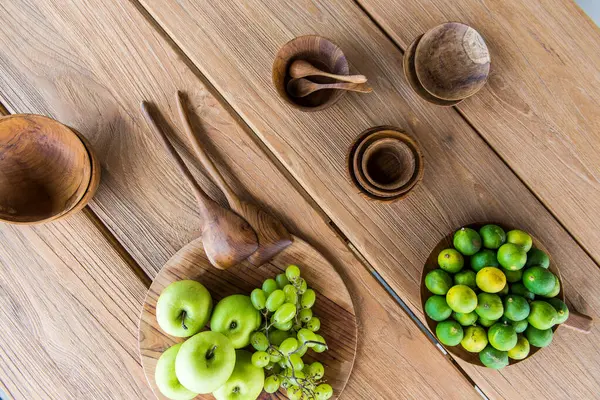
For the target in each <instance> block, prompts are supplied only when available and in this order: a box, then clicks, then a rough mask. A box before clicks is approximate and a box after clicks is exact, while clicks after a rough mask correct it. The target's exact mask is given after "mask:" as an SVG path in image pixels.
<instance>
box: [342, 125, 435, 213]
mask: <svg viewBox="0 0 600 400" xmlns="http://www.w3.org/2000/svg"><path fill="white" fill-rule="evenodd" d="M347 162H348V173H349V175H350V179H351V181H352V182H353V183H354V185H355V186H356V187H357V188H358V189H359V190H360V191H361V192H362V193H363V194H364V195H365V196H367V197H368V198H369V199H373V200H380V201H393V200H398V199H401V198H403V197H405V196H406V195H407V194H408V192H409V191H410V190H411V189H412V188H413V187H414V186H415V185H416V184H417V183H418V182H419V181H420V180H421V178H422V176H423V156H422V154H421V151H420V149H419V146H418V144H417V142H416V141H415V140H414V139H413V138H411V137H410V136H408V135H407V134H406V133H404V132H402V131H401V130H400V129H398V128H394V127H390V126H380V127H375V128H371V129H368V130H366V131H365V132H363V133H362V134H361V135H360V136H359V137H358V138H357V139H356V141H355V142H354V144H353V145H352V146H351V147H350V151H349V153H348V160H347Z"/></svg>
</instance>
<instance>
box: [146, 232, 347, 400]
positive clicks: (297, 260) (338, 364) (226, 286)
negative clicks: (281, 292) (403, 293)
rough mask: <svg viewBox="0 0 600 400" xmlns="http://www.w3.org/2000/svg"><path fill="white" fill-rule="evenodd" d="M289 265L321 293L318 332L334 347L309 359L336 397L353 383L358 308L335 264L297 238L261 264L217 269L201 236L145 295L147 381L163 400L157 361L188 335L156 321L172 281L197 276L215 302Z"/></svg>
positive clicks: (248, 289) (266, 396) (172, 261)
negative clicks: (320, 365) (157, 379)
mask: <svg viewBox="0 0 600 400" xmlns="http://www.w3.org/2000/svg"><path fill="white" fill-rule="evenodd" d="M289 264H297V265H298V266H299V267H300V270H301V271H302V276H303V277H304V278H305V279H306V281H307V283H308V285H309V287H312V288H313V289H314V290H315V291H316V292H317V301H316V303H315V305H314V307H313V311H314V313H315V315H316V316H318V317H319V318H320V320H321V329H320V330H319V334H320V335H322V336H323V337H324V338H325V340H326V341H327V344H328V346H329V350H327V351H325V352H323V353H320V354H316V353H314V352H313V351H312V350H309V351H308V352H307V353H306V356H305V357H306V359H307V360H310V361H311V362H312V361H313V357H314V360H318V361H319V362H321V363H323V365H324V366H325V377H324V378H325V379H326V380H327V383H329V384H330V385H331V386H332V387H333V398H337V397H339V395H340V394H341V393H342V390H343V389H344V387H345V386H346V383H347V382H348V378H349V377H350V372H351V371H352V366H353V364H354V358H355V356H356V345H357V324H356V316H355V313H354V306H353V304H352V299H351V297H350V294H349V293H348V289H347V288H346V285H345V284H344V282H343V281H342V279H341V277H340V276H339V275H338V273H337V272H336V270H335V269H334V267H333V266H332V265H331V264H330V263H329V262H328V261H327V260H326V259H325V257H323V256H322V255H321V253H319V252H318V251H316V250H315V249H314V248H313V247H312V246H311V245H309V244H308V243H306V242H305V241H303V240H302V239H299V238H297V237H295V236H294V237H293V243H292V245H290V246H289V247H287V248H286V249H285V250H283V251H282V252H281V253H279V254H278V255H277V256H276V257H275V258H274V259H273V260H272V261H270V262H269V263H266V264H264V265H262V266H261V267H259V268H257V267H255V266H253V265H251V264H249V263H248V262H244V263H242V264H240V265H237V266H235V267H232V268H230V269H227V270H218V269H216V268H215V267H213V266H212V265H211V264H210V262H209V261H208V259H207V258H206V255H205V253H204V249H203V247H202V241H201V239H196V240H194V241H193V242H191V243H189V244H187V245H186V246H185V247H184V248H182V249H181V250H179V252H177V253H176V254H175V255H174V256H173V257H172V258H171V259H170V260H169V261H167V263H166V264H165V265H164V266H163V267H162V269H161V270H160V272H159V273H158V275H157V276H156V278H155V279H154V282H152V285H151V286H150V289H149V290H148V294H147V295H146V299H145V301H144V306H143V309H142V315H141V317H140V325H139V337H138V340H139V346H140V355H141V358H142V366H143V367H144V373H145V374H146V379H147V380H148V382H149V384H150V386H151V387H152V390H153V391H154V393H155V394H156V396H157V397H158V398H159V399H165V397H164V396H162V395H161V393H160V391H159V390H158V388H157V386H156V383H155V382H154V370H155V367H156V362H157V360H158V358H159V357H160V355H161V354H162V353H163V352H164V351H165V350H166V349H167V348H169V347H170V346H172V345H174V344H176V343H180V342H183V341H184V339H183V338H175V337H172V336H169V335H167V334H165V333H163V332H162V331H161V329H160V328H159V326H158V323H157V322H156V301H157V300H158V296H159V295H160V293H161V292H162V290H163V289H164V288H165V287H166V286H168V285H169V284H170V283H172V282H175V281H178V280H182V279H193V280H196V281H198V282H200V283H202V284H203V285H204V286H206V288H207V289H208V290H209V292H210V293H211V295H212V298H213V301H214V303H215V304H216V302H218V301H219V300H220V299H222V298H223V297H226V296H229V295H232V294H236V293H240V294H247V295H249V294H250V292H251V291H252V289H254V288H256V287H260V286H261V285H262V282H263V281H264V280H265V279H267V278H274V277H275V275H277V274H279V273H281V272H282V271H284V270H285V268H286V267H287V266H288V265H289ZM196 398H197V399H212V398H213V396H212V395H210V394H207V395H199V396H197V397H196ZM260 398H261V399H270V398H272V399H282V398H286V396H285V395H284V392H283V391H281V390H280V391H279V392H277V393H274V394H272V395H269V394H267V393H265V392H263V393H262V395H261V397H260Z"/></svg>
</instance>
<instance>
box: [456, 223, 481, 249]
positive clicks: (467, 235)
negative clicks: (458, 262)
mask: <svg viewBox="0 0 600 400" xmlns="http://www.w3.org/2000/svg"><path fill="white" fill-rule="evenodd" d="M453 243H454V247H455V248H456V250H458V251H460V252H461V253H462V254H464V255H465V256H472V255H473V254H475V253H477V252H478V251H479V249H480V248H481V236H479V233H477V231H476V230H474V229H471V228H460V229H459V230H457V231H456V233H455V234H454V240H453Z"/></svg>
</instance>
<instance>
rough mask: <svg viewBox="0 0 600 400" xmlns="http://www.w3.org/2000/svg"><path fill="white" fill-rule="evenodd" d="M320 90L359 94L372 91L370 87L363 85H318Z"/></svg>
mask: <svg viewBox="0 0 600 400" xmlns="http://www.w3.org/2000/svg"><path fill="white" fill-rule="evenodd" d="M321 89H339V90H349V91H351V92H360V93H371V92H372V91H373V88H372V87H370V86H368V85H366V84H364V83H322V84H319V90H321Z"/></svg>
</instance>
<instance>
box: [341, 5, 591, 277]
mask: <svg viewBox="0 0 600 400" xmlns="http://www.w3.org/2000/svg"><path fill="white" fill-rule="evenodd" d="M352 1H353V2H354V3H355V4H356V6H357V7H358V8H360V10H361V11H362V12H363V13H364V14H365V15H366V16H367V17H368V18H369V20H370V21H371V22H372V23H373V24H374V25H375V26H376V27H377V29H379V31H380V32H381V33H382V34H383V35H384V36H385V37H386V38H387V39H388V40H389V41H390V42H391V43H392V44H393V45H394V47H396V48H397V49H398V51H400V52H401V53H402V55H404V53H405V49H404V48H402V46H401V45H400V43H398V42H397V41H396V40H394V38H393V37H392V36H391V35H390V34H389V33H388V32H387V30H386V29H385V28H384V27H383V26H381V24H380V23H379V22H378V21H377V19H375V18H374V17H373V15H371V13H369V11H368V10H367V9H366V8H365V7H363V5H362V4H361V0H352ZM584 14H585V13H584ZM588 18H589V17H588ZM451 108H452V109H453V110H454V111H456V112H457V113H458V115H459V116H460V117H461V118H462V119H463V120H464V121H465V122H466V123H467V125H469V127H470V128H471V129H472V130H473V131H474V132H475V133H476V134H477V135H478V136H479V137H480V138H481V139H482V140H483V142H484V143H485V144H486V145H487V146H488V147H489V148H490V149H491V150H492V151H493V152H494V154H495V155H496V157H498V159H499V160H500V161H502V162H503V163H504V165H506V167H507V168H508V169H509V170H510V171H511V172H512V173H513V175H514V176H516V177H517V179H518V180H519V181H521V183H522V184H523V186H525V187H526V188H527V190H529V192H530V193H531V194H532V195H533V197H535V198H536V199H537V201H539V203H540V204H541V205H542V206H543V207H544V208H545V209H546V211H548V213H549V214H550V215H551V216H552V218H553V219H554V220H555V221H556V222H557V223H558V224H559V225H560V227H561V228H562V229H563V230H564V231H565V232H566V233H567V234H568V235H569V236H570V237H571V238H572V239H573V240H574V241H575V243H577V245H578V246H579V247H580V248H581V250H583V252H584V253H585V254H586V255H587V256H588V257H589V258H590V260H592V262H593V263H594V264H596V266H597V267H598V268H600V260H596V258H594V257H593V256H592V254H591V253H590V252H589V251H588V250H587V248H586V247H585V246H584V245H583V243H581V241H580V240H579V239H578V238H577V237H576V236H575V235H574V234H573V233H572V232H571V231H570V230H569V229H568V228H567V227H566V225H565V224H563V223H562V221H561V220H560V219H559V218H558V216H557V215H556V214H555V213H554V212H553V211H552V209H551V208H550V206H549V205H548V204H547V203H545V202H544V201H543V199H542V198H541V197H540V196H538V194H537V193H536V192H535V191H534V190H533V188H532V187H531V186H530V185H528V184H527V182H526V181H525V180H524V179H523V178H522V177H521V175H519V174H518V173H517V172H516V171H515V170H514V169H513V168H512V167H511V165H510V164H509V163H508V162H507V161H506V159H505V158H504V157H502V156H501V155H500V153H498V152H497V151H496V149H495V148H494V147H493V146H492V145H491V144H490V142H489V141H488V140H487V139H486V137H485V136H484V135H483V134H482V133H481V132H480V131H479V129H477V128H476V127H475V125H473V124H472V123H471V121H470V120H469V118H468V117H467V115H466V114H465V113H464V112H462V111H461V110H460V109H459V108H458V106H457V105H456V106H452V107H451Z"/></svg>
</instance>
